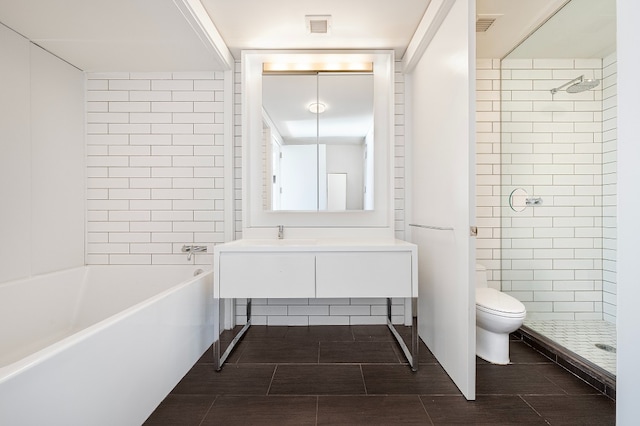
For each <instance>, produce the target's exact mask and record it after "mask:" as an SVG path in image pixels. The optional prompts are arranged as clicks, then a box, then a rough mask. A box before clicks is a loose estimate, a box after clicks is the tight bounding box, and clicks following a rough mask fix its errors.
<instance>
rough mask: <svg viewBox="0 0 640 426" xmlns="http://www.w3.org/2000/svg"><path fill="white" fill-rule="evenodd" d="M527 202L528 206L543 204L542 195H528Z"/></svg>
mask: <svg viewBox="0 0 640 426" xmlns="http://www.w3.org/2000/svg"><path fill="white" fill-rule="evenodd" d="M525 203H526V204H527V206H541V205H542V197H527V199H526V200H525Z"/></svg>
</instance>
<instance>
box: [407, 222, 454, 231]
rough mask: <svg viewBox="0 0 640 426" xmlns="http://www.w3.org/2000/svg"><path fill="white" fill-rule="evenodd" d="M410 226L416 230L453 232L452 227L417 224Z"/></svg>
mask: <svg viewBox="0 0 640 426" xmlns="http://www.w3.org/2000/svg"><path fill="white" fill-rule="evenodd" d="M409 226H413V227H415V228H424V229H435V230H436V231H453V228H452V227H451V226H430V225H418V224H416V223H410V224H409Z"/></svg>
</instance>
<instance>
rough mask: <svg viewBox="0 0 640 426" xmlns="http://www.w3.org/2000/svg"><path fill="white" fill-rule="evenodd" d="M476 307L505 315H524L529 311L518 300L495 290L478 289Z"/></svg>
mask: <svg viewBox="0 0 640 426" xmlns="http://www.w3.org/2000/svg"><path fill="white" fill-rule="evenodd" d="M476 306H477V307H479V308H481V309H482V308H484V309H485V310H490V311H495V312H501V313H504V314H512V315H513V314H523V313H525V312H526V311H527V310H526V308H525V307H524V305H523V304H522V302H520V301H519V300H518V299H516V298H515V297H513V296H509V295H508V294H506V293H502V292H500V291H498V290H496V289H494V288H476Z"/></svg>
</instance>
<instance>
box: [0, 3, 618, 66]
mask: <svg viewBox="0 0 640 426" xmlns="http://www.w3.org/2000/svg"><path fill="white" fill-rule="evenodd" d="M440 1H441V0H401V5H402V7H399V2H396V1H389V0H349V1H345V0H323V1H321V2H320V1H312V0H269V1H265V0H108V1H104V0H64V1H52V0H19V1H18V0H0V22H2V23H3V24H4V25H6V26H8V27H10V28H12V29H13V30H15V31H17V32H18V33H20V34H22V35H23V36H25V37H27V38H28V39H30V40H32V41H33V42H34V43H36V44H38V45H40V46H42V47H43V48H45V49H47V50H48V51H50V52H52V53H53V54H55V55H57V56H59V57H61V58H63V59H64V60H66V61H67V62H69V63H71V64H73V65H75V66H76V67H78V68H80V69H82V70H85V71H105V72H106V71H131V72H133V71H185V70H189V71H193V70H224V69H228V67H229V64H230V62H231V61H233V58H232V57H231V55H233V57H234V58H235V59H239V57H240V51H241V50H242V49H345V48H349V49H392V50H394V51H395V52H396V57H397V58H401V57H402V55H403V54H404V51H405V49H406V47H407V45H408V44H409V41H410V40H411V38H412V36H413V34H414V32H415V30H416V28H417V27H418V25H419V23H420V20H421V18H422V16H423V15H424V12H425V10H427V8H428V7H435V6H434V5H435V4H436V3H439V2H440ZM565 1H566V0H536V1H532V0H477V1H476V4H477V6H476V8H477V10H476V12H477V14H478V15H485V14H492V15H499V17H498V19H497V20H496V21H495V23H494V24H493V25H492V27H490V28H489V30H488V31H487V32H486V33H478V34H477V56H478V57H482V58H501V57H503V56H504V55H505V54H506V53H508V52H509V51H511V50H512V48H513V47H514V46H516V45H517V44H518V43H519V42H520V41H522V40H523V39H524V38H525V37H526V36H527V35H528V34H530V33H531V32H532V31H533V30H534V29H535V28H537V27H538V26H539V25H540V24H541V23H543V22H544V21H545V20H546V19H547V17H548V16H550V15H551V14H552V13H553V12H554V11H555V10H557V9H558V8H559V7H560V6H562V5H563V4H564V3H565ZM573 1H581V2H585V1H586V2H589V3H591V4H599V3H601V2H604V3H610V2H614V3H615V0H573ZM191 12H193V13H191ZM603 13H607V14H610V10H608V11H607V12H603ZM305 15H331V23H332V25H331V28H330V34H329V35H318V34H314V35H310V34H307V32H306V31H307V30H306V22H305ZM194 16H195V18H194ZM588 19H593V16H591V18H590V17H589V16H588V14H583V15H581V16H580V17H579V18H572V19H571V20H569V21H568V23H565V24H563V25H564V26H563V27H561V28H566V25H568V24H577V25H578V27H579V29H580V30H581V31H582V32H581V33H580V34H581V35H580V36H579V37H580V38H579V39H578V40H575V41H574V42H568V43H567V44H566V45H567V47H571V46H572V45H573V46H575V45H576V44H579V45H583V47H584V46H592V45H594V44H597V43H595V41H593V40H591V41H588V42H585V31H587V32H589V30H590V29H591V30H597V29H599V28H601V27H603V26H607V27H608V28H611V20H610V18H609V20H608V21H606V22H605V21H604V20H603V19H604V18H603V16H602V15H597V16H596V21H589V20H588ZM614 21H615V16H614ZM613 28H615V26H614V27H613ZM555 31H557V29H556V30H555ZM591 32H595V31H591ZM607 33H608V34H609V33H611V31H610V30H609V31H607ZM595 38H596V39H598V38H600V39H604V38H605V37H604V36H603V35H602V34H600V36H599V37H598V36H596V37H595ZM531 44H533V42H532V43H531ZM229 51H230V52H231V53H230V54H229ZM558 54H561V53H558ZM570 56H573V55H570ZM574 57H575V56H574Z"/></svg>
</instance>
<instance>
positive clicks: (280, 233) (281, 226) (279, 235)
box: [278, 225, 284, 240]
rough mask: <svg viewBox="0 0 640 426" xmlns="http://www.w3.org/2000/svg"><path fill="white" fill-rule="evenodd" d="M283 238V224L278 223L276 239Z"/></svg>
mask: <svg viewBox="0 0 640 426" xmlns="http://www.w3.org/2000/svg"><path fill="white" fill-rule="evenodd" d="M283 238H284V226H283V225H279V226H278V239H279V240H281V239H283Z"/></svg>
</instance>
